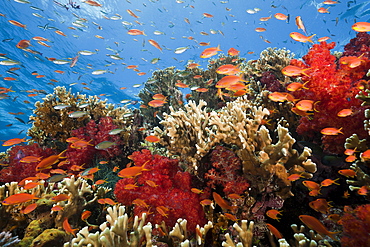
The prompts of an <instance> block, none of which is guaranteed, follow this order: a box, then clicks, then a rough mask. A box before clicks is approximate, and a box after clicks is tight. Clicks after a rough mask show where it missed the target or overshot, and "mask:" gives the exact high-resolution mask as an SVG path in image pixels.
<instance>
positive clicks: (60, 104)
mask: <svg viewBox="0 0 370 247" xmlns="http://www.w3.org/2000/svg"><path fill="white" fill-rule="evenodd" d="M35 107H36V109H35V110H34V111H33V113H34V116H31V117H30V119H31V120H33V121H34V122H33V126H32V127H31V128H30V129H29V130H28V135H29V136H31V137H32V140H33V141H34V142H37V143H39V144H41V145H44V144H45V143H46V142H47V140H49V141H50V140H52V139H57V140H59V141H61V142H64V141H65V140H66V139H67V138H69V137H70V136H71V131H72V130H74V129H77V128H79V127H82V126H85V124H86V123H87V122H88V121H89V120H90V119H93V120H95V121H97V120H99V119H100V118H101V117H107V116H108V117H112V119H113V123H114V124H115V125H118V126H119V127H120V128H128V126H129V125H130V123H131V122H132V111H131V110H129V109H127V108H124V107H120V108H115V107H114V105H112V104H107V103H106V100H105V101H103V100H99V99H98V97H97V96H87V95H85V94H79V93H77V94H73V93H72V92H71V90H69V91H67V90H66V88H65V87H56V88H55V89H54V92H53V93H52V94H48V95H46V97H45V98H43V102H39V101H38V102H36V103H35ZM70 112H74V114H71V113H70Z"/></svg>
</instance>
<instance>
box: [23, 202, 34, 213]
mask: <svg viewBox="0 0 370 247" xmlns="http://www.w3.org/2000/svg"><path fill="white" fill-rule="evenodd" d="M37 206H38V205H37V203H32V204H30V205H28V206H27V207H25V208H24V209H22V210H21V211H20V212H21V213H22V214H29V213H31V212H32V211H33V210H35V209H36V208H37Z"/></svg>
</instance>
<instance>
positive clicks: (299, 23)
mask: <svg viewBox="0 0 370 247" xmlns="http://www.w3.org/2000/svg"><path fill="white" fill-rule="evenodd" d="M295 24H296V25H297V27H298V29H301V30H302V31H303V32H304V33H305V34H307V32H306V28H305V26H304V24H303V21H302V17H300V16H297V17H296V18H295Z"/></svg>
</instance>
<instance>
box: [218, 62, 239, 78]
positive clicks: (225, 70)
mask: <svg viewBox="0 0 370 247" xmlns="http://www.w3.org/2000/svg"><path fill="white" fill-rule="evenodd" d="M240 72H241V70H240V69H239V68H238V67H237V66H235V65H233V64H224V65H221V66H220V67H218V68H217V69H216V73H217V74H221V75H236V74H238V73H240Z"/></svg>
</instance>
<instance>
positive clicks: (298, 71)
mask: <svg viewBox="0 0 370 247" xmlns="http://www.w3.org/2000/svg"><path fill="white" fill-rule="evenodd" d="M309 69H310V68H306V69H304V68H301V67H298V66H294V65H288V66H286V67H284V68H283V69H282V70H281V73H283V75H286V76H300V75H302V74H303V75H305V76H308V75H307V74H306V73H305V72H306V71H307V70H309Z"/></svg>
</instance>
